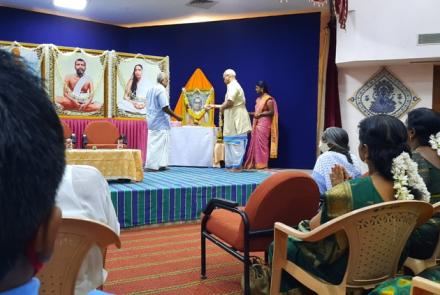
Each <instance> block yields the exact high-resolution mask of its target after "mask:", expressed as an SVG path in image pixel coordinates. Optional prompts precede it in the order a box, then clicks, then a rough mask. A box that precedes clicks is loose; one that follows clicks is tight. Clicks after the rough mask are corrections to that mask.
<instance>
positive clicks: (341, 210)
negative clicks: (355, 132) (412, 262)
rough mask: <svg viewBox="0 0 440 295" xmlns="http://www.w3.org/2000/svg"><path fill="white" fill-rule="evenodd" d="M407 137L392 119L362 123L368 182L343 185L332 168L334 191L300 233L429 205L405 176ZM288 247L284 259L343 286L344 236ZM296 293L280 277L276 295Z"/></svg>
mask: <svg viewBox="0 0 440 295" xmlns="http://www.w3.org/2000/svg"><path fill="white" fill-rule="evenodd" d="M407 137H408V135H407V131H406V128H405V126H404V124H403V123H402V122H401V121H400V120H398V119H397V118H394V117H392V116H388V115H376V116H372V117H368V118H365V119H364V120H362V121H361V122H360V124H359V141H360V145H359V156H360V158H361V160H362V161H365V162H366V164H367V165H368V172H369V173H368V176H366V177H364V178H357V179H351V180H349V181H346V180H347V178H348V174H347V172H346V171H344V170H345V169H344V168H343V167H342V166H339V165H337V166H335V167H333V168H332V173H331V180H332V185H334V187H333V188H332V189H330V190H329V191H327V192H326V193H325V195H324V200H323V204H322V208H321V211H320V212H319V213H318V214H317V215H316V216H315V217H314V218H313V219H312V220H310V221H303V222H301V223H300V225H299V229H300V230H310V229H313V228H316V227H317V226H319V225H320V224H322V223H325V222H328V221H329V220H331V219H333V218H335V217H338V216H341V215H343V214H345V213H348V212H350V211H352V210H356V209H359V208H362V207H365V206H369V205H373V204H376V203H381V202H387V201H392V200H396V199H399V200H406V199H413V198H415V199H422V200H425V201H429V197H430V195H429V192H428V191H427V189H426V186H425V184H424V182H423V179H422V178H421V177H420V176H419V175H418V174H417V171H413V170H410V171H409V172H410V173H408V174H405V171H407V169H408V168H409V169H412V168H414V166H415V163H414V162H413V161H412V160H411V159H410V157H409V154H408V153H409V152H410V149H409V147H408V145H407ZM402 172H403V174H402ZM404 177H408V178H409V183H414V187H410V186H409V185H408V184H404V183H401V182H400V183H397V182H395V181H394V178H398V179H402V178H404ZM395 187H396V189H394V188H395ZM287 246H288V254H287V255H288V259H289V260H291V261H292V262H294V263H295V264H297V265H298V266H300V267H301V268H303V269H304V270H306V271H308V272H309V273H312V274H314V275H316V276H318V277H321V278H323V279H324V280H326V281H328V282H330V283H333V284H339V283H340V282H341V281H342V279H343V277H342V276H343V275H344V273H345V268H346V265H347V259H348V255H347V254H348V251H347V250H348V249H347V240H346V237H345V236H344V235H338V234H336V235H334V236H331V237H328V238H326V239H325V240H322V241H320V242H317V243H306V242H302V241H300V240H294V239H293V238H289V239H288V245H287ZM378 250H379V249H378ZM272 252H273V244H272V245H271V246H270V247H269V257H270V260H271V258H272ZM300 288H301V286H300V284H299V283H298V282H297V281H295V280H294V278H293V277H291V276H290V275H288V274H287V273H283V277H282V282H281V291H287V290H290V289H300Z"/></svg>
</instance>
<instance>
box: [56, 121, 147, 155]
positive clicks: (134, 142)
mask: <svg viewBox="0 0 440 295" xmlns="http://www.w3.org/2000/svg"><path fill="white" fill-rule="evenodd" d="M97 120H107V121H110V122H112V123H113V124H115V125H116V127H118V129H119V133H121V134H125V136H126V137H127V140H128V142H127V148H129V149H139V150H141V153H142V161H143V162H144V163H145V156H146V152H147V133H148V132H147V131H148V129H147V122H146V121H145V120H127V119H68V118H61V121H63V122H65V123H67V125H69V127H70V128H71V129H72V132H73V133H75V134H76V138H77V144H76V147H77V148H80V147H81V144H82V136H83V133H84V129H85V128H86V126H87V124H89V123H90V122H92V121H97Z"/></svg>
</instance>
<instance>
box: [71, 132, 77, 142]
mask: <svg viewBox="0 0 440 295" xmlns="http://www.w3.org/2000/svg"><path fill="white" fill-rule="evenodd" d="M70 138H71V139H72V143H73V145H76V141H77V139H76V134H75V133H72V135H71V136H70Z"/></svg>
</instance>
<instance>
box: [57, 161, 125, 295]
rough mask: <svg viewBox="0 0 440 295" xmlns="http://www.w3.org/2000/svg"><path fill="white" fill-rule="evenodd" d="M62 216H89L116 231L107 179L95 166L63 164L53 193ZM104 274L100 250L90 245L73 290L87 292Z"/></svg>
mask: <svg viewBox="0 0 440 295" xmlns="http://www.w3.org/2000/svg"><path fill="white" fill-rule="evenodd" d="M56 203H57V206H58V207H59V208H60V209H61V211H62V214H63V217H71V218H83V219H91V220H94V221H98V222H101V223H104V224H106V225H108V226H109V227H111V229H113V231H114V232H115V233H116V234H118V235H119V222H118V218H117V217H116V213H115V209H114V207H113V204H112V202H111V199H110V191H109V188H108V183H107V181H106V180H105V179H104V177H103V176H102V174H101V172H99V171H98V170H97V169H96V168H94V167H91V166H85V165H67V166H66V169H65V171H64V176H63V179H62V181H61V183H60V186H59V187H58V192H57V196H56ZM106 278H107V272H106V271H105V270H104V269H103V261H102V253H101V250H100V249H99V247H98V246H96V245H95V246H93V247H92V248H91V249H90V251H89V253H88V254H87V256H86V258H85V260H84V262H83V264H82V265H81V269H80V271H79V274H78V277H77V279H76V284H75V294H76V295H80V294H87V293H88V292H89V291H91V290H94V289H96V288H97V287H99V286H101V285H102V284H103V283H104V281H105V279H106Z"/></svg>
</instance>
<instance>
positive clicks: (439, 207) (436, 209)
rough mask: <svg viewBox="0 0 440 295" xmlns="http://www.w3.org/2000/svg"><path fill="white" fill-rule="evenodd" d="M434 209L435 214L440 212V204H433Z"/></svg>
mask: <svg viewBox="0 0 440 295" xmlns="http://www.w3.org/2000/svg"><path fill="white" fill-rule="evenodd" d="M432 207H433V208H434V214H435V213H439V212H440V202H437V203H435V204H433V205H432Z"/></svg>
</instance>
